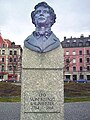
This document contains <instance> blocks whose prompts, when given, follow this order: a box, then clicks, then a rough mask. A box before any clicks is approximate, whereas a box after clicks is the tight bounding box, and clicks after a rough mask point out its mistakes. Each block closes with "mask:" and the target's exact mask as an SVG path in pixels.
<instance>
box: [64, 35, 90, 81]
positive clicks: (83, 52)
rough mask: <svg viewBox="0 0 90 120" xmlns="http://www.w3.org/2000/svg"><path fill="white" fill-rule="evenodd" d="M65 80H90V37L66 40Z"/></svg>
mask: <svg viewBox="0 0 90 120" xmlns="http://www.w3.org/2000/svg"><path fill="white" fill-rule="evenodd" d="M62 47H63V48H64V77H65V78H64V79H66V78H69V79H71V80H77V79H87V80H90V36H88V37H84V36H83V35H82V36H81V37H80V38H72V37H71V38H68V39H66V37H65V38H64V41H62Z"/></svg>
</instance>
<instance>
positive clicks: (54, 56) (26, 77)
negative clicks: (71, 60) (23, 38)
mask: <svg viewBox="0 0 90 120" xmlns="http://www.w3.org/2000/svg"><path fill="white" fill-rule="evenodd" d="M63 64H64V63H63V49H62V48H60V47H58V48H56V49H55V50H52V51H50V52H47V53H41V54H40V53H37V52H34V51H31V50H29V49H27V48H24V51H23V62H22V66H23V70H22V90H21V120H64V111H63V108H64V94H63V93H64V88H63Z"/></svg>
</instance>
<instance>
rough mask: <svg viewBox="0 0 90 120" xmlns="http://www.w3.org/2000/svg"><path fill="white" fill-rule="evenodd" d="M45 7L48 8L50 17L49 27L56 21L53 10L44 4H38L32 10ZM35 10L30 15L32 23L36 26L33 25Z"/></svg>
mask: <svg viewBox="0 0 90 120" xmlns="http://www.w3.org/2000/svg"><path fill="white" fill-rule="evenodd" d="M41 6H43V7H45V8H48V9H49V12H50V15H51V26H52V25H53V24H54V23H55V20H56V14H55V12H54V10H53V8H51V7H50V6H49V5H48V4H47V3H46V2H41V3H38V4H37V5H36V6H35V7H34V9H35V10H36V9H37V8H38V7H41ZM35 10H34V11H32V13H31V18H32V23H33V24H34V25H35V26H36V24H35V19H34V16H35Z"/></svg>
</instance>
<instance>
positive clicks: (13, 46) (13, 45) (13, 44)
mask: <svg viewBox="0 0 90 120" xmlns="http://www.w3.org/2000/svg"><path fill="white" fill-rule="evenodd" d="M11 45H12V50H13V52H12V67H13V68H12V69H13V76H12V77H13V78H15V68H14V48H15V43H14V42H12V43H11Z"/></svg>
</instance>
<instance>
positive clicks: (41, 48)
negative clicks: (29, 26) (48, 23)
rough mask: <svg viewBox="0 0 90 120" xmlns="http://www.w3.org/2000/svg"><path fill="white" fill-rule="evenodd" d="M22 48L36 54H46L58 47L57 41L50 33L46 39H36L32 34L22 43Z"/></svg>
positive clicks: (58, 42)
mask: <svg viewBox="0 0 90 120" xmlns="http://www.w3.org/2000/svg"><path fill="white" fill-rule="evenodd" d="M24 46H25V47H27V48H28V49H30V50H33V51H36V52H40V53H43V52H48V51H51V50H53V49H55V48H57V47H59V46H60V41H59V39H58V38H57V37H56V36H55V35H54V33H52V34H51V35H50V36H49V37H48V38H47V39H45V37H43V36H41V37H40V38H39V39H37V38H36V37H35V36H34V35H33V33H32V34H31V35H30V36H28V37H27V38H26V39H25V41H24Z"/></svg>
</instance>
